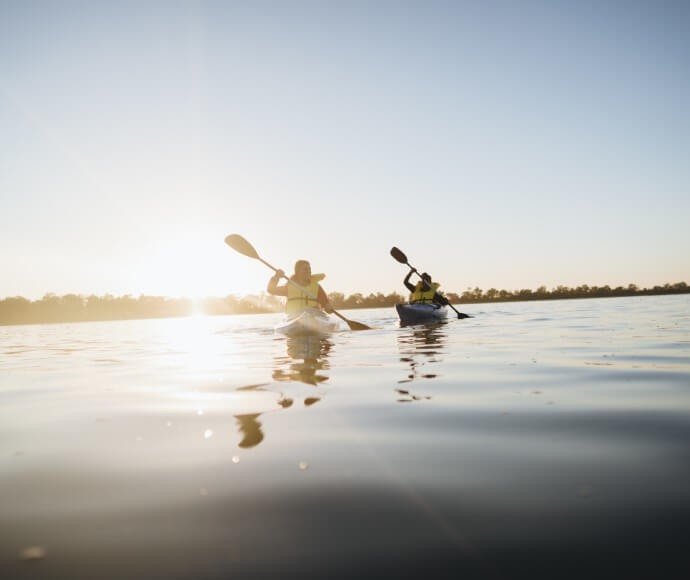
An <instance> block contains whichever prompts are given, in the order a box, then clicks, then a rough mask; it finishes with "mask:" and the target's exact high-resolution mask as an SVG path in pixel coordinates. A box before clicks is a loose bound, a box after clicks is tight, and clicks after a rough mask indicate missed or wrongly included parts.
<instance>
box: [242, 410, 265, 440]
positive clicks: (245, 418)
mask: <svg viewBox="0 0 690 580" xmlns="http://www.w3.org/2000/svg"><path fill="white" fill-rule="evenodd" d="M260 416H261V413H254V414H252V415H235V419H236V420H237V427H238V429H239V431H240V433H241V434H242V435H243V436H244V437H242V440H241V441H240V442H239V443H238V445H237V446H238V447H241V448H242V449H248V448H250V447H254V446H256V445H258V444H259V443H261V442H262V441H263V440H264V432H263V431H262V430H261V423H259V421H258V420H257V417H260Z"/></svg>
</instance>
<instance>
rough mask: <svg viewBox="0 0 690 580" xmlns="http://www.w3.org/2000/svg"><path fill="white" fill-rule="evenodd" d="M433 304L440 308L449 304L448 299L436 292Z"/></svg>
mask: <svg viewBox="0 0 690 580" xmlns="http://www.w3.org/2000/svg"><path fill="white" fill-rule="evenodd" d="M434 302H436V304H440V305H441V306H447V305H448V304H450V302H449V300H448V298H446V297H445V296H444V295H443V294H441V293H440V292H436V294H434Z"/></svg>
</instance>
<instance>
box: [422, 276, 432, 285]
mask: <svg viewBox="0 0 690 580" xmlns="http://www.w3.org/2000/svg"><path fill="white" fill-rule="evenodd" d="M422 283H423V284H424V287H425V288H431V276H430V275H429V274H427V273H426V272H424V273H423V274H422Z"/></svg>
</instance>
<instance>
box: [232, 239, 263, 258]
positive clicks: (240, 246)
mask: <svg viewBox="0 0 690 580" xmlns="http://www.w3.org/2000/svg"><path fill="white" fill-rule="evenodd" d="M225 243H226V244H227V245H228V246H230V247H231V248H232V249H233V250H235V251H236V252H239V253H240V254H244V255H245V256H249V257H250V258H254V259H258V257H259V254H257V253H256V250H255V249H254V246H252V245H251V244H250V243H249V242H248V241H247V240H245V239H244V238H243V237H242V236H240V235H239V234H230V235H229V236H226V237H225Z"/></svg>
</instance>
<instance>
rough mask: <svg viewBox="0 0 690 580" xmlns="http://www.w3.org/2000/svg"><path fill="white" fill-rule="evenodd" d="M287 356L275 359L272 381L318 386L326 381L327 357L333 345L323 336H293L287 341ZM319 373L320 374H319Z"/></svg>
mask: <svg viewBox="0 0 690 580" xmlns="http://www.w3.org/2000/svg"><path fill="white" fill-rule="evenodd" d="M286 340H287V356H286V357H277V358H276V359H275V360H276V365H277V366H276V368H275V370H274V371H273V380H274V381H299V382H301V383H306V384H308V385H318V384H319V383H322V382H325V381H327V380H328V375H327V374H325V372H324V371H327V370H328V368H329V365H328V360H327V359H328V355H329V353H330V351H331V348H333V343H332V342H330V341H329V340H328V338H326V337H323V336H295V337H288V338H287V339H286ZM320 371H321V372H320Z"/></svg>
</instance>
